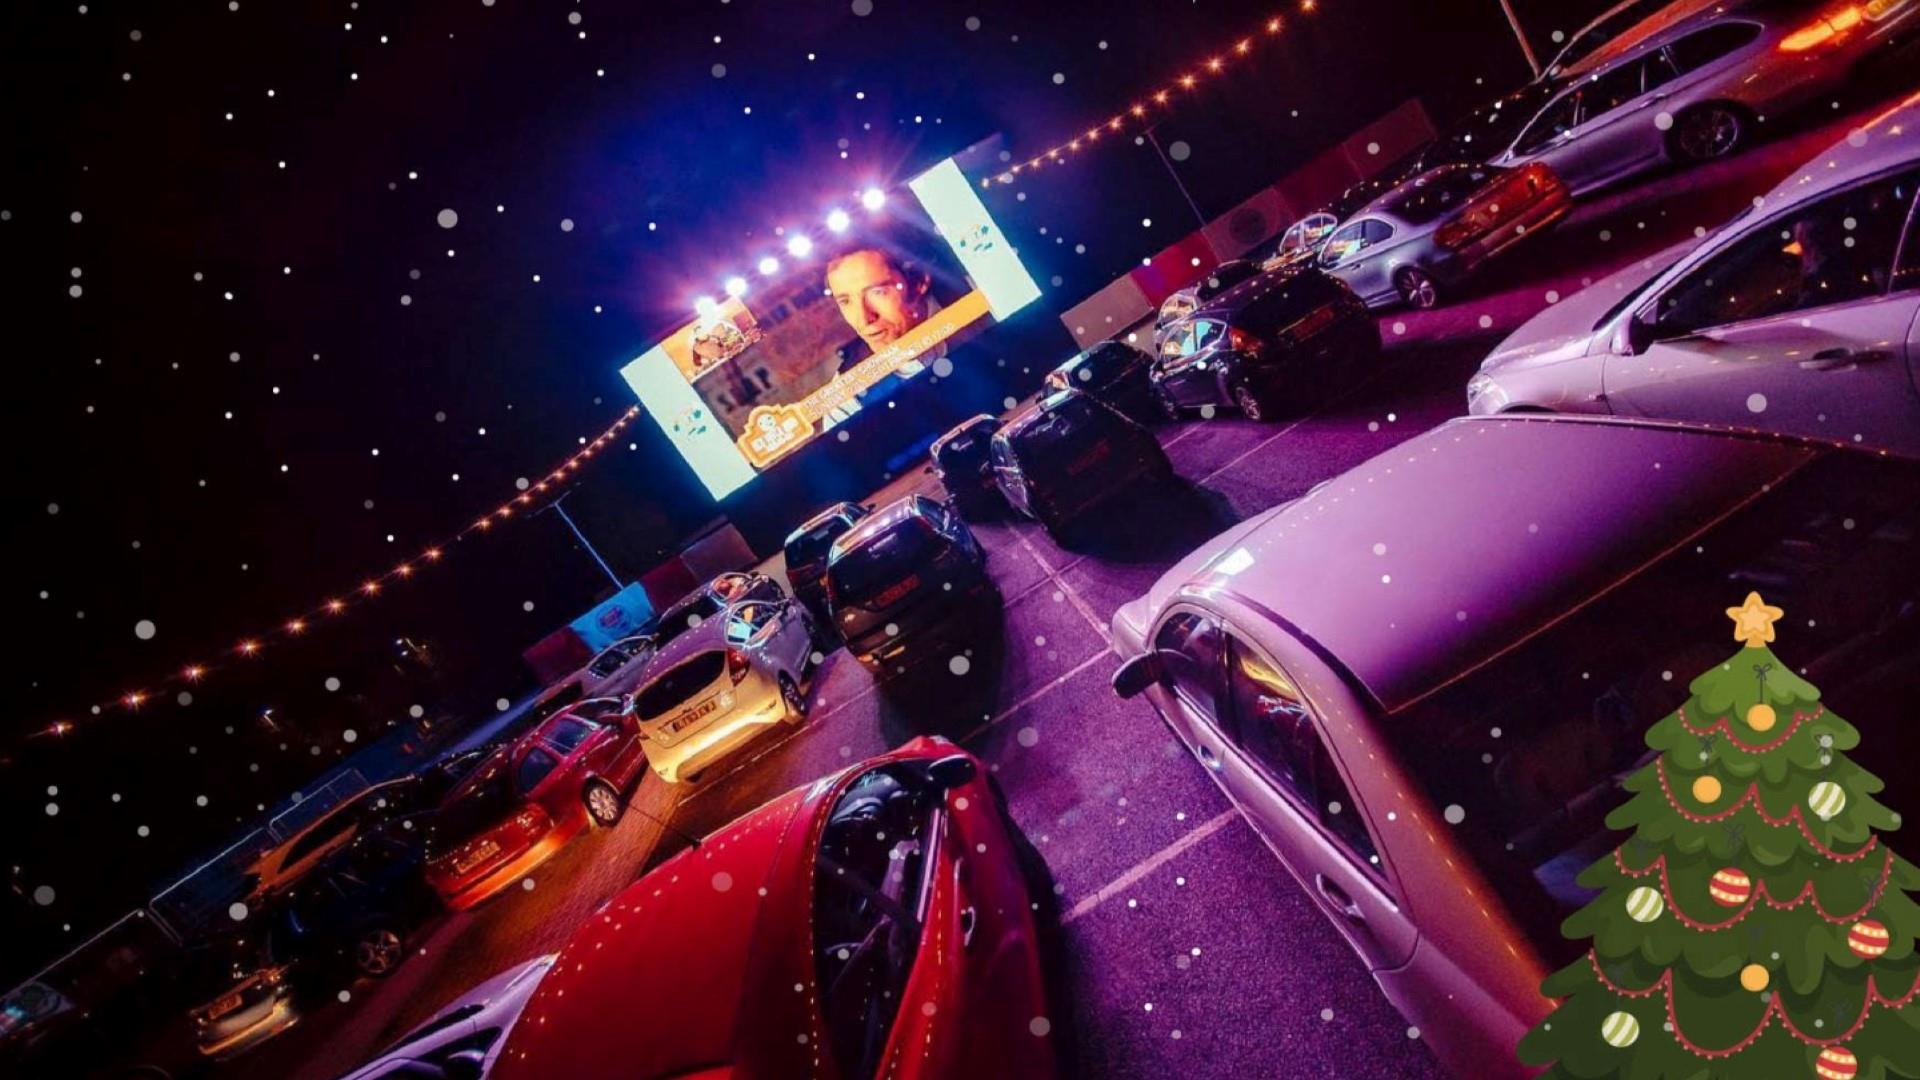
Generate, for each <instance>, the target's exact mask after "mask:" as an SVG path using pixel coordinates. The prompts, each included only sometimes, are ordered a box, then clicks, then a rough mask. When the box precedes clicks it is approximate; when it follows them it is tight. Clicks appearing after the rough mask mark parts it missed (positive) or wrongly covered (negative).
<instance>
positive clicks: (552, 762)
mask: <svg viewBox="0 0 1920 1080" xmlns="http://www.w3.org/2000/svg"><path fill="white" fill-rule="evenodd" d="M646 767H647V759H646V754H645V753H644V752H643V751H642V750H641V748H640V725H639V721H638V719H637V718H636V717H635V716H634V712H633V700H632V698H630V697H621V698H591V699H589V700H587V701H583V702H580V703H579V704H578V705H575V706H573V707H572V708H570V709H568V710H567V711H566V712H564V713H561V714H559V715H557V716H553V717H550V718H548V719H546V720H544V721H542V722H541V723H540V726H538V727H536V728H534V729H533V730H532V731H531V732H528V733H527V734H525V735H523V736H521V737H520V738H518V739H516V740H515V741H513V742H512V743H509V744H508V745H506V746H503V747H501V748H500V749H499V750H498V751H497V752H495V753H494V755H493V756H492V757H490V758H488V759H487V760H486V761H485V762H483V763H481V765H480V766H479V767H478V768H476V769H474V771H473V774H472V775H471V776H468V777H467V778H466V780H464V781H462V782H461V784H460V786H459V787H457V788H455V789H453V791H452V792H451V793H449V794H448V796H447V798H446V800H445V801H444V802H442V803H441V804H440V807H439V809H438V810H437V811H436V812H435V813H434V815H433V822H432V824H431V825H430V826H429V829H430V831H429V833H428V851H429V858H428V860H427V864H426V876H427V881H428V883H429V884H431V885H432V886H433V887H434V889H435V890H436V891H438V892H439V893H440V895H441V896H442V897H443V898H445V900H446V902H447V906H448V907H451V908H454V909H455V910H464V909H466V908H470V907H472V906H474V905H475V904H478V903H479V902H480V901H482V900H485V899H486V898H487V897H489V896H492V895H493V894H494V893H497V892H499V891H500V890H501V889H503V888H505V887H507V886H508V885H510V884H512V883H513V882H515V881H518V880H519V879H521V878H522V877H525V876H526V874H527V873H528V872H529V871H531V870H532V869H533V868H534V867H536V866H538V865H540V863H542V862H544V861H545V860H546V859H547V857H548V856H550V855H552V854H553V853H554V852H555V851H558V850H559V849H560V847H561V846H562V845H564V844H565V843H566V842H567V841H568V840H571V839H573V837H574V836H575V835H577V834H578V833H579V832H581V831H582V830H583V829H586V828H588V827H589V826H591V825H612V824H613V823H614V822H616V821H619V820H620V815H621V813H622V812H623V811H624V810H625V809H626V805H627V796H628V795H629V794H631V792H632V790H633V788H634V786H635V785H636V784H637V783H638V782H639V779H640V775H641V773H643V772H645V771H646Z"/></svg>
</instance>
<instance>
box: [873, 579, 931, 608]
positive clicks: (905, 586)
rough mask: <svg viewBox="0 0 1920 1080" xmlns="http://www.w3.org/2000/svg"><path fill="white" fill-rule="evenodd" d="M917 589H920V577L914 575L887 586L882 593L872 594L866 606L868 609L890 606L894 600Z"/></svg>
mask: <svg viewBox="0 0 1920 1080" xmlns="http://www.w3.org/2000/svg"><path fill="white" fill-rule="evenodd" d="M919 587H920V575H918V574H914V575H912V576H910V577H907V578H904V579H902V580H900V581H898V582H896V583H894V584H892V585H889V586H887V587H886V588H885V589H883V590H882V591H880V592H878V593H876V594H874V597H873V599H872V600H870V601H868V602H867V606H868V607H870V608H883V607H886V606H887V605H888V604H891V603H893V602H894V601H896V600H899V599H902V598H904V597H905V596H906V595H907V594H909V593H911V592H913V590H915V589H917V588H919Z"/></svg>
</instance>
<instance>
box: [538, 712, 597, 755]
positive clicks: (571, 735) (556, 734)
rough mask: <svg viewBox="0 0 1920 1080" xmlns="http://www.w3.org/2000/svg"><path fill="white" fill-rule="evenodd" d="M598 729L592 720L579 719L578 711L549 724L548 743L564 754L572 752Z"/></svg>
mask: <svg viewBox="0 0 1920 1080" xmlns="http://www.w3.org/2000/svg"><path fill="white" fill-rule="evenodd" d="M597 730H599V729H598V728H597V727H596V726H595V725H594V724H593V723H591V722H590V721H587V720H582V719H579V718H578V714H577V713H576V714H573V715H568V716H563V717H561V718H560V719H558V720H555V721H554V722H553V723H552V724H551V725H550V726H548V728H547V745H548V746H551V747H553V748H554V749H555V750H558V751H559V752H560V753H562V754H571V753H573V752H574V751H575V750H578V749H579V748H580V744H581V743H583V742H586V741H587V740H588V739H590V738H592V737H593V733H594V732H595V731H597Z"/></svg>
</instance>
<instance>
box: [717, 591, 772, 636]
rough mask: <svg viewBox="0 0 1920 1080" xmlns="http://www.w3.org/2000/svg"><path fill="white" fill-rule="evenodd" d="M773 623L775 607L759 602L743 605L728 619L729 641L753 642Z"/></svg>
mask: <svg viewBox="0 0 1920 1080" xmlns="http://www.w3.org/2000/svg"><path fill="white" fill-rule="evenodd" d="M772 622H773V605H771V604H768V603H766V602H765V601H759V600H756V601H752V602H750V603H746V604H741V605H740V606H739V607H736V608H734V609H733V613H732V614H731V615H729V616H728V617H727V640H728V641H732V642H743V641H751V640H753V636H754V635H755V634H758V633H759V632H760V631H762V630H764V629H766V628H767V626H768V625H770V624H771V623H772Z"/></svg>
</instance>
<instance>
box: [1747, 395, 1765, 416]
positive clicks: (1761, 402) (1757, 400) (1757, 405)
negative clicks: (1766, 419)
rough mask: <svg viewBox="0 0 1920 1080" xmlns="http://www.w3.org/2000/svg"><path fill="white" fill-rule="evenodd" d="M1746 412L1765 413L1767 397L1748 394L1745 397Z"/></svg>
mask: <svg viewBox="0 0 1920 1080" xmlns="http://www.w3.org/2000/svg"><path fill="white" fill-rule="evenodd" d="M1747 411H1748V412H1750V413H1762V412H1766V411H1767V395H1765V394H1748V395H1747Z"/></svg>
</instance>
